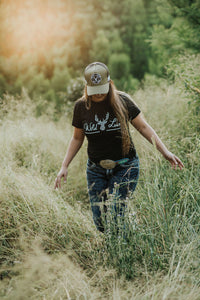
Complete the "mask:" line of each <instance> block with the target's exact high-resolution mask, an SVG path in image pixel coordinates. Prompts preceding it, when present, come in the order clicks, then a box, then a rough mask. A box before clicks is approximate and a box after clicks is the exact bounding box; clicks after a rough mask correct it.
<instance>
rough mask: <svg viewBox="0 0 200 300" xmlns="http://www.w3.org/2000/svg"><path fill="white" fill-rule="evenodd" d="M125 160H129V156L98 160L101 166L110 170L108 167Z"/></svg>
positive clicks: (113, 166)
mask: <svg viewBox="0 0 200 300" xmlns="http://www.w3.org/2000/svg"><path fill="white" fill-rule="evenodd" d="M127 161H129V158H122V159H119V160H112V159H103V160H100V162H99V164H100V166H101V167H102V168H104V169H107V170H110V169H113V168H115V167H116V166H117V165H121V164H123V163H126V162H127Z"/></svg>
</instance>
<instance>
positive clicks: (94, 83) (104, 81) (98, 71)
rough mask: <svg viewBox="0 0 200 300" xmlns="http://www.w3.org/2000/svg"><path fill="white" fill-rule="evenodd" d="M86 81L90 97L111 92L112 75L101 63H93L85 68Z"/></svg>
mask: <svg viewBox="0 0 200 300" xmlns="http://www.w3.org/2000/svg"><path fill="white" fill-rule="evenodd" d="M84 75H85V80H86V85H87V94H88V96H91V95H95V94H107V93H108V91H109V82H110V74H109V70H108V67H107V66H106V65H105V64H103V63H101V62H93V63H91V64H89V65H88V66H87V67H86V68H85V72H84Z"/></svg>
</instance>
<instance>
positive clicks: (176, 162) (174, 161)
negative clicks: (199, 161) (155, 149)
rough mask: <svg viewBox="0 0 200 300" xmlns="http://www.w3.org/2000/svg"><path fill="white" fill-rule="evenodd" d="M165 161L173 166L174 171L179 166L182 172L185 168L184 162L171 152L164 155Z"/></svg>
mask: <svg viewBox="0 0 200 300" xmlns="http://www.w3.org/2000/svg"><path fill="white" fill-rule="evenodd" d="M164 157H165V159H167V160H168V161H169V162H170V164H171V166H172V169H175V170H176V168H177V166H178V167H179V169H180V170H182V168H183V167H184V165H183V163H182V161H181V160H180V158H178V157H177V156H176V155H174V154H173V153H171V152H170V151H168V152H167V153H165V154H164Z"/></svg>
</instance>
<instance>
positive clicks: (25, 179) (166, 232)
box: [0, 81, 200, 300]
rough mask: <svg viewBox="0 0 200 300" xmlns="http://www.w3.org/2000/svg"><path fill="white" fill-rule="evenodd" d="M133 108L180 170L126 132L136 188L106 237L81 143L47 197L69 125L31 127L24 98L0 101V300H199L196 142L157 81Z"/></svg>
mask: <svg viewBox="0 0 200 300" xmlns="http://www.w3.org/2000/svg"><path fill="white" fill-rule="evenodd" d="M134 99H135V101H136V102H137V104H138V105H139V106H140V107H141V109H142V111H143V113H144V115H145V118H146V119H147V120H148V122H149V123H150V124H151V125H152V126H153V127H154V128H155V130H156V131H157V132H158V134H159V135H160V137H161V138H162V140H163V141H164V142H165V143H166V145H167V146H168V147H169V149H170V150H171V151H173V152H174V153H175V154H177V155H178V156H179V157H180V158H181V159H182V160H183V162H184V164H185V168H184V170H183V171H180V170H177V171H174V170H172V169H171V167H170V165H169V164H168V162H166V161H164V159H163V158H162V157H161V156H160V155H159V153H158V152H157V151H156V150H155V148H154V147H153V146H151V145H150V144H149V143H148V142H146V141H145V140H144V139H143V138H142V137H141V136H140V135H139V134H138V133H137V132H136V131H135V130H134V129H132V134H133V138H134V141H135V145H136V148H137V150H138V154H139V157H140V165H141V173H140V179H139V183H138V186H137V189H136V191H135V192H134V193H133V195H130V197H129V199H128V208H127V211H126V214H125V222H124V221H123V220H120V219H119V220H118V228H121V229H120V230H119V231H117V232H116V228H115V226H114V225H113V224H114V222H113V214H112V213H108V218H109V220H110V222H108V224H107V234H106V235H103V234H101V233H99V232H97V231H96V229H95V226H94V224H93V220H92V215H91V210H90V205H89V201H88V197H87V188H86V178H85V166H86V160H87V155H86V147H87V145H86V143H85V144H84V145H83V149H81V151H80V152H79V153H78V155H77V157H76V158H75V160H74V161H73V162H72V164H71V165H70V169H69V176H68V180H67V184H65V185H64V184H63V186H62V189H61V190H56V191H55V190H54V189H53V186H54V180H55V177H56V174H57V172H58V170H59V168H60V165H61V162H62V160H63V157H64V155H65V151H66V148H67V145H68V143H69V140H70V138H71V134H72V128H71V125H70V123H71V119H70V117H67V116H66V115H65V114H64V112H63V117H61V118H60V120H59V121H58V122H56V123H55V122H54V121H53V112H52V111H51V109H49V111H48V112H47V114H46V115H45V116H42V117H40V118H36V117H35V111H36V108H35V106H34V104H33V103H31V100H30V99H29V98H28V96H27V95H26V94H25V93H24V94H23V95H22V97H21V98H20V99H14V98H13V97H11V96H9V95H7V96H6V98H5V99H4V100H3V101H2V103H1V108H2V109H1V124H0V126H1V127H0V128H1V129H0V161H1V165H0V173H1V177H0V205H1V210H0V264H1V266H0V277H1V280H0V298H1V299H28V298H30V299H134V300H135V299H136V300H139V299H140V300H143V299H145V300H146V299H147V300H149V299H155V300H159V299H167V300H171V299H180V300H182V299H191V300H197V299H199V294H200V287H199V283H200V282H199V274H200V267H199V265H200V264H199V253H200V249H199V246H200V245H199V240H200V237H199V217H200V214H199V212H200V210H199V201H200V197H199V195H200V189H199V182H200V180H199V179H200V167H199V145H200V140H199V133H198V132H195V131H194V128H196V126H192V127H191V126H188V125H187V124H190V125H191V123H192V112H191V111H189V110H188V104H187V102H188V99H187V98H186V96H185V94H184V93H183V92H182V90H181V89H180V87H176V86H173V85H171V86H168V85H167V84H166V82H165V81H163V82H161V83H160V86H156V85H153V84H152V83H151V84H149V85H148V84H146V85H145V87H144V89H143V90H139V91H138V92H137V93H135V95H134ZM187 120H190V122H187ZM195 122H196V121H195ZM114 200H116V199H114V196H111V197H110V198H109V201H108V211H109V209H110V208H111V207H112V201H114ZM110 204H111V205H110ZM124 223H125V224H124Z"/></svg>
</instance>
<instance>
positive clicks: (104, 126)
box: [83, 112, 120, 134]
mask: <svg viewBox="0 0 200 300" xmlns="http://www.w3.org/2000/svg"><path fill="white" fill-rule="evenodd" d="M109 116H110V114H109V112H107V113H106V116H105V118H103V119H99V117H98V115H97V114H95V121H96V122H90V123H87V122H85V123H84V127H83V128H84V130H85V133H86V134H95V133H100V132H101V131H113V130H119V129H120V123H119V121H118V119H117V118H114V119H109Z"/></svg>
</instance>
